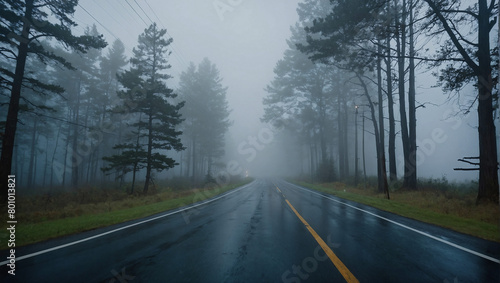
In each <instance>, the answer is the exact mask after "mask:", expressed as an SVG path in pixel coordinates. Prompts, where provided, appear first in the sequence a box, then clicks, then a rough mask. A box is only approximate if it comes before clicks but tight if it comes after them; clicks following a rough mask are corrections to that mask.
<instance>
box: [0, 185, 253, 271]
mask: <svg viewBox="0 0 500 283" xmlns="http://www.w3.org/2000/svg"><path fill="white" fill-rule="evenodd" d="M252 183H253V182H251V183H250V184H247V185H244V186H242V187H240V188H238V189H235V190H233V191H230V192H228V193H225V194H223V195H220V196H218V197H216V198H213V199H210V200H207V201H204V202H201V203H198V204H196V205H191V206H187V207H184V208H183V209H180V210H176V211H173V212H169V213H166V214H162V215H159V216H156V217H153V218H150V219H147V220H143V221H140V222H137V223H133V224H130V225H127V226H124V227H120V228H117V229H114V230H111V231H108V232H104V233H101V234H97V235H94V236H91V237H88V238H84V239H81V240H78V241H74V242H70V243H67V244H64V245H60V246H56V247H52V248H50V249H45V250H41V251H38V252H35V253H31V254H27V255H23V256H20V257H16V262H18V261H20V260H23V259H27V258H30V257H34V256H38V255H41V254H45V253H48V252H52V251H56V250H59V249H63V248H66V247H69V246H73V245H76V244H80V243H83V242H87V241H90V240H93V239H96V238H100V237H102V236H106V235H109V234H112V233H114V232H118V231H121V230H125V229H128V228H131V227H134V226H137V225H141V224H144V223H147V222H151V221H154V220H158V219H160V218H164V217H167V216H170V215H173V214H177V213H179V212H183V211H186V210H189V209H192V208H195V207H198V206H202V205H205V204H208V203H211V202H213V201H216V200H218V199H221V198H223V197H226V196H228V195H231V194H234V193H236V192H238V191H240V190H242V189H244V188H246V187H248V186H250V185H251V184H252ZM9 262H10V261H8V260H6V261H2V262H0V265H5V264H8V263H9Z"/></svg>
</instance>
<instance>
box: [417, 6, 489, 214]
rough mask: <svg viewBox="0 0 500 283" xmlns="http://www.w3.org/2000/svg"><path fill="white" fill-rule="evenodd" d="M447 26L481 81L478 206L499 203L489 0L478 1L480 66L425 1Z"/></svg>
mask: <svg viewBox="0 0 500 283" xmlns="http://www.w3.org/2000/svg"><path fill="white" fill-rule="evenodd" d="M425 2H427V4H428V5H429V7H430V8H431V9H432V10H433V12H434V13H435V14H436V16H437V18H438V19H439V21H440V22H441V24H442V25H443V28H444V30H445V31H446V33H447V34H448V36H449V37H450V39H451V41H452V42H453V44H454V45H455V47H456V48H457V50H458V52H459V53H460V55H461V56H462V57H463V59H464V61H465V62H466V63H467V64H468V65H469V67H471V68H472V70H473V71H474V73H475V75H476V76H477V80H478V108H477V111H478V120H479V123H478V124H479V127H478V132H479V164H480V165H479V187H478V195H477V199H476V203H477V204H482V203H488V202H492V203H496V204H498V203H499V186H498V159H497V156H498V155H497V154H498V153H497V141H496V128H495V122H494V120H493V110H494V109H493V97H492V90H493V80H492V74H491V72H492V67H491V56H490V35H489V34H490V10H489V8H488V3H487V1H486V0H478V8H479V13H478V15H477V18H476V19H477V20H478V45H477V46H478V48H477V52H476V54H477V57H478V64H476V63H475V62H474V60H473V59H472V57H471V56H470V55H469V53H467V50H466V49H465V48H464V47H463V46H462V45H461V43H460V41H459V39H458V37H457V35H456V34H455V33H454V32H453V30H452V28H451V27H450V26H449V24H448V22H447V19H446V18H445V17H444V15H443V13H442V12H441V10H440V9H439V8H438V7H437V6H436V3H434V2H433V1H431V0H425Z"/></svg>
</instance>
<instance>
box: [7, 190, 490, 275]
mask: <svg viewBox="0 0 500 283" xmlns="http://www.w3.org/2000/svg"><path fill="white" fill-rule="evenodd" d="M0 256H1V258H3V259H5V258H6V257H7V252H6V251H2V252H0ZM16 256H17V257H18V261H17V262H16V275H15V276H12V275H9V274H7V270H8V268H7V266H6V265H5V264H4V263H2V266H1V267H0V282H346V281H347V282H357V281H359V282H500V263H499V258H500V244H499V243H494V242H490V241H485V240H481V239H478V238H475V237H471V236H467V235H463V234H460V233H456V232H453V231H450V230H447V229H443V228H440V227H436V226H433V225H428V224H425V223H421V222H418V221H414V220H410V219H407V218H404V217H399V216H396V215H393V214H390V213H387V212H383V211H380V210H377V209H374V208H371V207H367V206H364V205H361V204H357V203H354V202H349V201H345V200H341V199H338V198H335V197H332V196H329V195H324V194H321V193H317V192H314V191H311V190H308V189H305V188H301V187H298V186H295V185H292V184H289V183H287V182H284V181H281V180H256V181H254V182H252V183H251V184H249V185H246V186H244V187H241V188H238V189H235V190H233V191H230V192H228V193H226V194H224V195H223V196H221V197H217V198H214V199H212V200H210V201H209V202H204V203H201V204H197V205H196V206H194V207H192V208H190V209H186V208H184V209H179V210H174V211H169V212H166V213H163V214H160V215H155V216H152V217H149V218H146V219H141V220H138V221H133V222H128V223H124V224H120V225H114V226H111V227H107V228H103V229H97V230H94V231H90V232H86V233H81V234H78V235H73V236H69V237H64V238H60V239H56V240H51V241H47V242H44V243H40V244H35V245H30V246H27V247H22V248H18V249H17V250H16ZM22 256H25V257H24V258H22ZM349 274H350V275H349ZM351 276H352V277H351Z"/></svg>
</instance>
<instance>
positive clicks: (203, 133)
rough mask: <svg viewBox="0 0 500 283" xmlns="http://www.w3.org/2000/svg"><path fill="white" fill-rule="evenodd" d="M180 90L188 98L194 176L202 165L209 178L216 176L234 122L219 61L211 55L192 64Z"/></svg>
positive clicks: (187, 126) (187, 124)
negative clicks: (215, 61) (209, 57)
mask: <svg viewBox="0 0 500 283" xmlns="http://www.w3.org/2000/svg"><path fill="white" fill-rule="evenodd" d="M179 85H180V88H179V92H180V94H181V97H182V99H184V100H185V101H186V107H185V108H184V109H183V110H182V112H183V116H184V117H186V122H185V123H184V125H183V127H184V129H185V132H186V137H187V138H189V139H190V141H191V148H190V151H191V155H192V160H193V162H192V166H193V167H192V178H193V180H196V178H197V176H196V172H197V169H196V168H197V167H198V168H202V169H203V168H205V165H206V176H207V179H210V178H211V177H212V174H213V172H212V166H213V164H214V162H215V161H216V160H217V159H219V158H220V157H222V156H223V155H224V136H225V134H226V132H227V130H228V128H229V126H230V124H231V122H230V121H229V119H228V117H229V113H230V111H229V109H228V104H227V100H226V91H227V88H226V87H223V86H222V79H221V78H220V76H219V71H218V70H217V67H216V66H215V64H213V63H211V62H210V60H208V59H207V58H205V59H203V61H202V62H201V63H200V64H199V65H198V69H196V67H195V66H194V64H190V66H189V67H188V69H187V70H186V71H185V72H183V73H182V74H181V77H180V83H179Z"/></svg>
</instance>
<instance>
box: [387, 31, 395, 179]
mask: <svg viewBox="0 0 500 283" xmlns="http://www.w3.org/2000/svg"><path fill="white" fill-rule="evenodd" d="M386 51H387V58H386V61H385V62H386V69H385V72H386V77H387V110H388V114H389V179H390V180H391V182H394V181H396V180H397V179H398V174H397V166H396V122H395V119H394V97H393V93H392V65H391V39H390V38H389V37H388V38H387V39H386Z"/></svg>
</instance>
